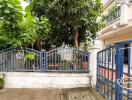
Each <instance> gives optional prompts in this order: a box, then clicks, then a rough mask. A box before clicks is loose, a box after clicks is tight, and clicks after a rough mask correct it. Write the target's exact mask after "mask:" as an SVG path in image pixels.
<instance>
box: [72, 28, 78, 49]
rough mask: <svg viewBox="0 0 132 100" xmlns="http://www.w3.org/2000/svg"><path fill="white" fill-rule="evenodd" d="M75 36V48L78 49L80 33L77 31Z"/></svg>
mask: <svg viewBox="0 0 132 100" xmlns="http://www.w3.org/2000/svg"><path fill="white" fill-rule="evenodd" d="M73 35H74V48H78V31H77V30H75V31H74V33H73Z"/></svg>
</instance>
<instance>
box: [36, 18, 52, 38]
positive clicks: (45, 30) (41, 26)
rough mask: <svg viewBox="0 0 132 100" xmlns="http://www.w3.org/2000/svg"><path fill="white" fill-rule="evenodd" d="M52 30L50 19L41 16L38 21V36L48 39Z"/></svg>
mask: <svg viewBox="0 0 132 100" xmlns="http://www.w3.org/2000/svg"><path fill="white" fill-rule="evenodd" d="M50 30H51V25H50V23H49V20H48V19H47V18H46V17H44V16H41V17H40V18H39V19H38V20H37V22H36V32H37V35H38V37H40V38H45V39H46V38H47V37H48V36H49V32H50Z"/></svg>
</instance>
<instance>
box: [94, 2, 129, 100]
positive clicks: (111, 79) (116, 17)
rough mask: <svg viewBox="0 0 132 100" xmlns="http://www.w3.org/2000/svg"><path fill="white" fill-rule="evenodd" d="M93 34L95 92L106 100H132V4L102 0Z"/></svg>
mask: <svg viewBox="0 0 132 100" xmlns="http://www.w3.org/2000/svg"><path fill="white" fill-rule="evenodd" d="M102 9H103V10H102V14H101V16H100V17H99V18H98V20H97V21H98V22H99V28H100V30H99V31H98V32H97V34H96V40H97V41H96V42H95V45H96V47H97V48H94V49H96V53H97V55H96V58H95V60H97V64H96V89H97V90H98V91H99V92H100V93H101V95H102V96H104V97H105V98H106V100H132V96H131V94H132V83H131V81H130V80H131V79H132V0H102Z"/></svg>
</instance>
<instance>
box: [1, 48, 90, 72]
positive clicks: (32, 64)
mask: <svg viewBox="0 0 132 100" xmlns="http://www.w3.org/2000/svg"><path fill="white" fill-rule="evenodd" d="M0 71H17V72H23V71H26V72H29V71H30V72H89V53H88V52H85V51H83V50H79V49H75V48H57V49H54V50H51V51H48V52H46V51H41V52H40V51H37V50H34V49H30V48H19V49H16V48H9V49H4V50H1V51H0Z"/></svg>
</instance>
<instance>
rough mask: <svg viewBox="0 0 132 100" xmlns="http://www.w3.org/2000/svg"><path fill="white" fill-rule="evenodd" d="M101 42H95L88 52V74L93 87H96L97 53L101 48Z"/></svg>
mask: <svg viewBox="0 0 132 100" xmlns="http://www.w3.org/2000/svg"><path fill="white" fill-rule="evenodd" d="M102 43H103V42H101V41H100V40H95V44H94V45H93V46H92V47H91V48H90V49H89V52H90V63H89V68H90V73H91V76H92V80H93V85H94V86H95V85H96V74H97V52H99V50H100V49H101V48H102V47H101V46H102V45H103V44H102Z"/></svg>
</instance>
